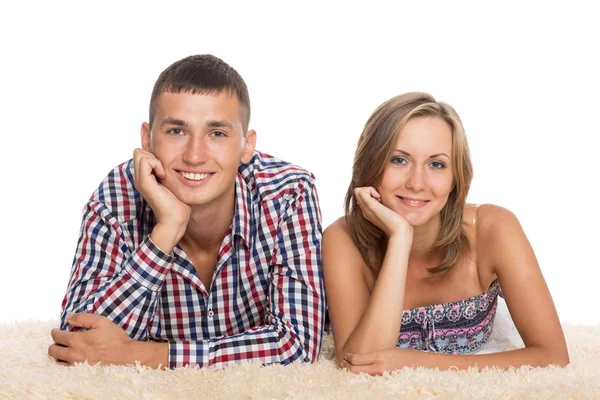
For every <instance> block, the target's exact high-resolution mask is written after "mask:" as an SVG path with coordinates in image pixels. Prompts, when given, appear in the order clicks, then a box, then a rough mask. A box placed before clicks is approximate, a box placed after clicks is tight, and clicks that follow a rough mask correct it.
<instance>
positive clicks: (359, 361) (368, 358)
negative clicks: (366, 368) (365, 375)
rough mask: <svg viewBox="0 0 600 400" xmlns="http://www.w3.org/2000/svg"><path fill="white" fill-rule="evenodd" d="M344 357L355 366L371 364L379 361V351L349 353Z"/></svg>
mask: <svg viewBox="0 0 600 400" xmlns="http://www.w3.org/2000/svg"><path fill="white" fill-rule="evenodd" d="M344 358H345V360H346V361H348V362H349V363H350V364H351V365H354V366H360V365H370V364H373V363H375V362H376V361H377V353H363V354H359V353H348V354H346V357H344Z"/></svg>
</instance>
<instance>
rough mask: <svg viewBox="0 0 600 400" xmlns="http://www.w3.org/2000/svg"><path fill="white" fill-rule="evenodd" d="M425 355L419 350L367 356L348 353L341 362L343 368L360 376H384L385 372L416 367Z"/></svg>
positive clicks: (378, 352)
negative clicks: (363, 374) (420, 358)
mask: <svg viewBox="0 0 600 400" xmlns="http://www.w3.org/2000/svg"><path fill="white" fill-rule="evenodd" d="M422 355H423V353H421V352H419V351H418V350H406V349H389V350H380V351H373V352H371V353H365V354H355V353H354V354H353V353H348V354H347V355H346V357H345V358H344V360H342V361H341V362H340V367H341V368H346V369H347V370H348V371H350V372H352V373H354V374H359V373H361V372H364V373H367V374H370V375H382V374H383V373H384V372H391V371H395V370H397V369H400V368H404V367H415V366H417V365H418V363H417V364H416V365H415V360H417V359H418V358H419V357H420V356H422Z"/></svg>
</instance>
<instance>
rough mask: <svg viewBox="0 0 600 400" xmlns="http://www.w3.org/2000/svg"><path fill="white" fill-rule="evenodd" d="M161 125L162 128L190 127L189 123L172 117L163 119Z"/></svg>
mask: <svg viewBox="0 0 600 400" xmlns="http://www.w3.org/2000/svg"><path fill="white" fill-rule="evenodd" d="M160 125H161V126H165V125H175V126H183V127H187V126H188V124H187V122H185V121H184V120H181V119H175V118H171V117H167V118H165V119H163V120H162V122H161V124H160Z"/></svg>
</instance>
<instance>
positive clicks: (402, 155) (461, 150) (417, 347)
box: [322, 93, 569, 374]
mask: <svg viewBox="0 0 600 400" xmlns="http://www.w3.org/2000/svg"><path fill="white" fill-rule="evenodd" d="M472 175H473V172H472V166H471V160H470V155H469V147H468V144H467V139H466V137H465V133H464V128H463V126H462V123H461V121H460V118H459V117H458V115H457V114H456V112H455V111H454V109H453V108H452V107H450V106H449V105H447V104H445V103H441V102H437V101H436V100H435V99H434V98H433V97H431V96H430V95H428V94H425V93H407V94H404V95H401V96H397V97H394V98H392V99H390V100H388V101H386V102H385V103H383V104H382V105H381V106H380V107H379V108H377V110H375V112H374V113H373V115H371V117H370V118H369V120H368V121H367V123H366V125H365V128H364V130H363V132H362V135H361V136H360V139H359V142H358V147H357V150H356V154H355V158H354V166H353V169H352V181H351V183H350V186H349V188H348V192H347V194H346V204H345V205H346V207H345V210H346V215H345V216H344V217H342V218H340V219H338V220H337V221H335V222H334V223H333V224H332V225H331V226H329V227H328V228H327V229H326V231H325V233H324V236H323V244H322V256H323V258H322V259H323V271H324V276H325V288H326V292H327V298H328V304H329V316H330V321H331V328H332V331H333V336H334V339H335V346H336V355H337V359H338V363H339V365H340V366H341V367H344V368H348V369H349V370H350V371H352V372H366V373H370V374H381V373H383V372H384V371H392V370H395V369H398V368H402V367H406V366H409V367H416V366H424V367H431V368H442V369H447V368H450V367H457V368H459V369H464V368H468V367H472V366H477V367H485V366H495V367H500V368H508V367H510V366H514V367H518V366H521V365H532V366H545V365H549V364H554V365H562V366H564V365H566V364H568V362H569V356H568V353H567V347H566V344H565V339H564V335H563V332H562V328H561V325H560V322H559V319H558V315H557V313H556V309H555V308H554V304H553V302H552V297H551V296H550V292H549V291H548V287H547V286H546V283H545V281H544V278H543V276H542V273H541V271H540V268H539V266H538V263H537V260H536V257H535V254H534V252H533V249H532V248H531V245H530V244H529V241H528V240H527V237H526V236H525V233H524V232H523V229H522V228H521V226H520V224H519V222H518V220H517V218H516V217H515V216H514V215H513V214H512V213H511V212H510V211H508V210H506V209H504V208H501V207H498V206H494V205H481V206H479V207H478V206H476V205H470V204H466V198H467V194H468V191H469V186H470V183H471V179H472ZM500 288H502V290H501V291H500ZM500 292H501V295H502V296H503V297H504V298H505V299H506V304H507V305H508V310H510V316H509V315H508V311H506V314H507V315H506V319H507V320H508V321H509V323H510V324H511V326H512V327H513V330H514V327H515V326H516V329H517V330H518V334H520V336H521V338H522V339H523V343H524V344H525V347H524V348H520V349H514V347H515V346H514V345H513V343H515V341H514V340H512V339H511V338H509V337H504V338H502V337H499V338H496V339H495V341H496V343H495V346H494V344H493V343H492V341H493V340H492V337H493V336H494V335H495V336H498V335H496V333H497V332H504V333H501V334H500V336H502V335H505V336H506V335H510V329H504V328H505V327H504V323H501V322H502V321H499V319H500V318H501V316H500V315H496V314H498V313H501V312H502V308H501V307H502V306H503V304H502V302H503V300H502V299H499V293H500ZM504 310H506V308H504ZM510 317H512V321H514V325H513V323H512V321H511V320H510ZM495 320H496V327H494V324H495V322H494V321H495ZM499 323H501V325H502V326H498V325H499ZM492 328H494V329H492ZM515 334H516V332H515ZM518 334H516V335H517V337H518ZM503 340H504V342H505V343H506V345H504V346H502V341H503ZM498 343H500V347H504V348H500V349H498ZM486 346H487V347H486ZM510 348H513V350H509V351H506V350H507V349H510ZM498 350H501V351H499V352H495V353H492V354H490V353H489V352H490V351H498ZM502 350H503V351H502ZM474 353H477V354H474ZM483 353H487V354H483Z"/></svg>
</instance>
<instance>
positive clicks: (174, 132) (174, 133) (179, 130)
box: [168, 128, 183, 135]
mask: <svg viewBox="0 0 600 400" xmlns="http://www.w3.org/2000/svg"><path fill="white" fill-rule="evenodd" d="M168 132H169V133H170V134H172V135H181V134H182V133H183V131H182V130H181V129H179V128H172V129H169V130H168Z"/></svg>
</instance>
